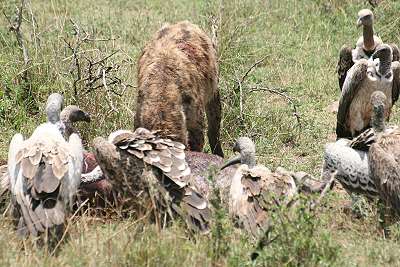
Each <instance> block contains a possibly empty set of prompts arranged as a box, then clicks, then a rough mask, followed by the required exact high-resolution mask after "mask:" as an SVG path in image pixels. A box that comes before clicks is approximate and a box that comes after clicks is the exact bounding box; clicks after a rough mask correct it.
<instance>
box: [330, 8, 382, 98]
mask: <svg viewBox="0 0 400 267" xmlns="http://www.w3.org/2000/svg"><path fill="white" fill-rule="evenodd" d="M373 23H374V14H373V13H372V11H371V10H369V9H362V10H360V11H359V12H358V19H357V27H360V26H363V35H362V36H361V37H360V38H358V40H357V43H356V46H355V47H354V49H353V48H351V47H350V46H348V45H343V46H342V48H341V49H340V51H339V61H338V64H337V73H338V79H339V87H340V90H342V87H343V84H344V81H345V79H346V76H347V72H348V71H349V69H350V68H351V67H352V66H353V65H354V63H355V62H357V61H358V60H360V59H362V58H364V59H369V58H370V57H371V55H372V54H373V53H374V52H375V48H376V46H377V45H380V44H382V40H381V39H380V38H379V37H378V36H376V35H374V27H373Z"/></svg>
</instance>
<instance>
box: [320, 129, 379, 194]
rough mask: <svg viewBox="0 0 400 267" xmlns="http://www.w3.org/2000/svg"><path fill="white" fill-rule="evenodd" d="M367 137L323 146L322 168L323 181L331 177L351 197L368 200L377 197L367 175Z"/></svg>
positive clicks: (361, 136)
mask: <svg viewBox="0 0 400 267" xmlns="http://www.w3.org/2000/svg"><path fill="white" fill-rule="evenodd" d="M369 137H370V136H369V135H360V136H359V137H357V138H354V139H353V140H348V139H345V138H342V139H339V140H337V141H336V142H334V143H328V144H326V145H325V151H324V163H323V167H322V176H323V180H326V179H328V178H329V177H331V175H333V176H334V178H335V180H336V181H338V182H339V183H340V184H341V185H342V186H343V188H344V189H345V190H346V191H347V193H349V195H350V196H352V194H353V193H355V194H362V195H364V196H366V197H367V198H369V199H373V198H375V197H377V196H378V192H377V189H376V186H375V183H374V181H373V180H372V179H371V177H370V175H369V169H368V151H365V150H364V149H363V148H362V146H361V144H363V147H364V148H365V147H366V146H369V144H370V143H369V142H370V141H371V140H370V139H369Z"/></svg>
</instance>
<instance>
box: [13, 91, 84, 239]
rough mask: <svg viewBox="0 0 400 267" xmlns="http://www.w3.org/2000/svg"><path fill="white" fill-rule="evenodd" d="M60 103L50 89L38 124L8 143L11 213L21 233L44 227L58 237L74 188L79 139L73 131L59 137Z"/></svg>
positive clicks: (78, 169)
mask: <svg viewBox="0 0 400 267" xmlns="http://www.w3.org/2000/svg"><path fill="white" fill-rule="evenodd" d="M62 103H63V97H62V96H61V95H59V94H52V95H50V96H49V98H48V101H47V107H46V112H47V118H48V122H47V123H44V124H41V125H40V126H38V127H37V128H36V129H35V131H34V132H33V134H32V135H31V137H30V138H28V139H26V140H24V139H23V137H22V135H21V134H16V135H14V137H13V138H12V140H11V143H10V149H9V154H8V175H9V178H10V189H11V201H12V204H13V212H12V214H13V215H14V217H15V219H16V221H17V223H18V226H17V229H18V232H19V233H20V234H22V235H26V234H28V233H29V234H31V235H32V236H39V235H40V234H42V233H46V234H51V235H53V234H55V236H50V237H49V238H52V239H53V238H56V239H58V238H60V237H61V236H60V234H61V233H62V230H63V226H64V222H65V220H66V219H67V218H68V211H69V208H70V206H71V205H72V203H73V200H74V197H75V194H76V192H77V190H78V186H79V183H80V177H81V169H82V143H81V140H80V138H79V137H78V135H76V134H72V135H71V136H70V137H69V140H68V141H66V140H65V139H64V137H63V135H62V132H61V131H60V129H62V128H63V126H62V122H60V111H61V107H62ZM53 230H54V232H53ZM60 231H61V232H60ZM46 236H47V235H46Z"/></svg>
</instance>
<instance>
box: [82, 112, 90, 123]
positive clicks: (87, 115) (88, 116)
mask: <svg viewBox="0 0 400 267" xmlns="http://www.w3.org/2000/svg"><path fill="white" fill-rule="evenodd" d="M83 113H84V114H83V121H86V122H90V120H91V118H90V113H88V112H83Z"/></svg>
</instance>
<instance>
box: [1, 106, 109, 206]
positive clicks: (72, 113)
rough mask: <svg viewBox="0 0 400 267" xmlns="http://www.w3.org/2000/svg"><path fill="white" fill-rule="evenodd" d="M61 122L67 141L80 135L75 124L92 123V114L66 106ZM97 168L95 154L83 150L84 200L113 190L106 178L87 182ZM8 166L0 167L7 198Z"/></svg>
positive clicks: (2, 189) (81, 194)
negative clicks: (87, 176) (74, 134)
mask: <svg viewBox="0 0 400 267" xmlns="http://www.w3.org/2000/svg"><path fill="white" fill-rule="evenodd" d="M60 120H61V122H62V124H60V125H62V126H61V127H60V128H61V132H62V134H63V136H64V138H65V139H66V140H68V139H69V137H70V136H71V134H72V133H76V134H78V135H79V133H78V130H77V129H76V128H75V127H74V125H73V124H74V123H75V122H79V121H85V122H90V120H91V118H90V114H89V113H87V112H84V111H83V110H82V109H81V108H79V107H78V106H75V105H69V106H66V107H65V108H64V109H63V110H62V111H61V113H60ZM96 166H97V162H96V159H95V157H94V154H93V153H91V152H88V151H85V150H83V162H82V181H81V185H80V188H79V197H80V198H81V199H82V200H84V199H87V198H93V197H94V196H95V193H96V192H101V193H109V192H110V190H111V188H110V186H111V185H110V184H109V183H108V182H107V180H105V179H103V178H104V177H102V176H100V177H98V178H97V179H98V181H93V182H92V181H87V179H86V178H85V177H83V176H84V174H86V173H90V172H91V171H92V170H93V169H94V168H95V167H96ZM2 170H7V165H3V166H0V179H1V180H0V197H2V196H5V195H6V193H8V192H9V191H8V190H9V177H8V173H7V171H5V172H2Z"/></svg>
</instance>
